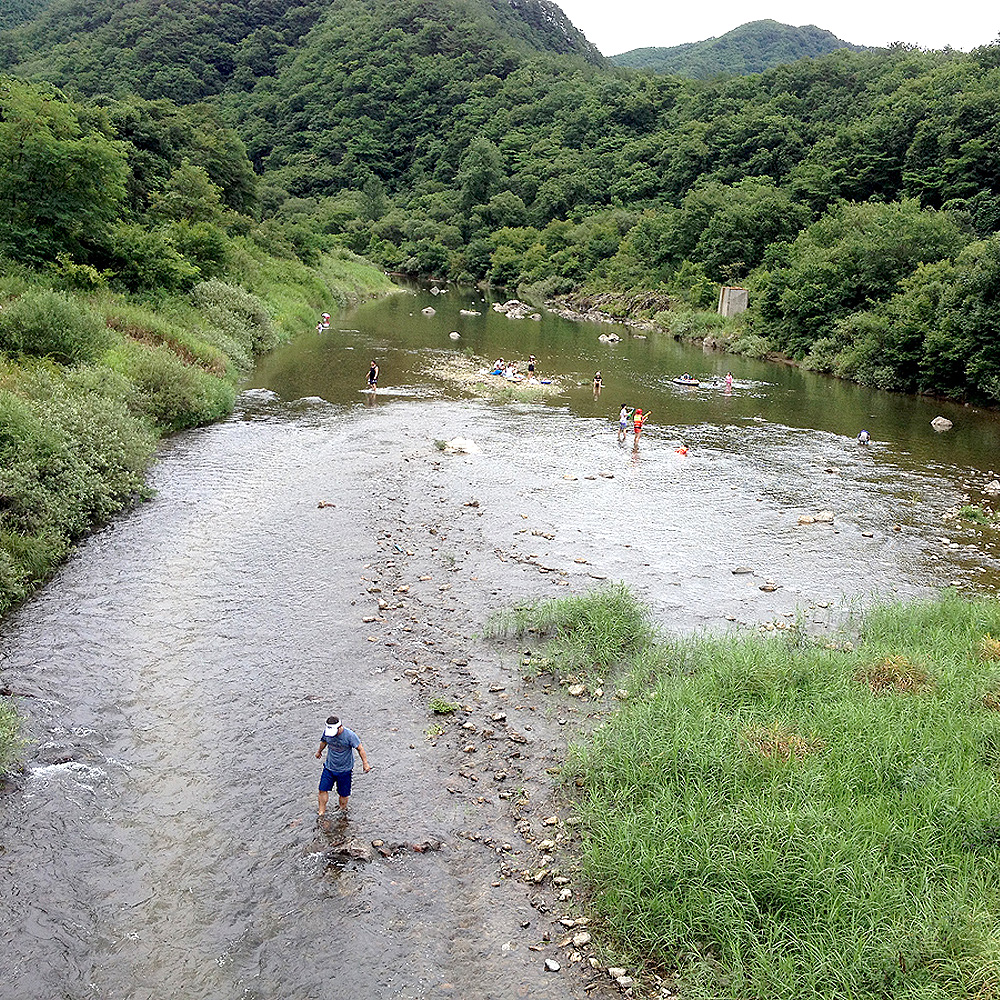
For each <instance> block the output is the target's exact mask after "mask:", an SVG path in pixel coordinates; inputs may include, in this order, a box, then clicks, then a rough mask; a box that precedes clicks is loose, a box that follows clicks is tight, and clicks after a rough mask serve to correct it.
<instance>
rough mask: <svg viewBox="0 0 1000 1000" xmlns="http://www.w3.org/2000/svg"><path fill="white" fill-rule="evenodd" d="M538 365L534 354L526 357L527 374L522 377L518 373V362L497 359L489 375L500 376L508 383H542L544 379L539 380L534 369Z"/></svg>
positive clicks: (519, 372)
mask: <svg viewBox="0 0 1000 1000" xmlns="http://www.w3.org/2000/svg"><path fill="white" fill-rule="evenodd" d="M537 365H538V360H537V359H536V358H535V356H534V354H530V355H528V364H527V368H528V373H527V375H524V374H522V373H521V371H520V366H519V362H517V361H511V360H507V361H504V359H503V358H497V359H496V361H494V362H493V367H492V368H491V369H490V371H489V373H490V375H501V376H503V378H505V379H507V380H508V381H509V382H527V383H531V382H544V381H546V380H545V379H539V378H538V376H537V374H536V368H537Z"/></svg>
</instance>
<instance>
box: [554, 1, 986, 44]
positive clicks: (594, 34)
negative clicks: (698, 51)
mask: <svg viewBox="0 0 1000 1000" xmlns="http://www.w3.org/2000/svg"><path fill="white" fill-rule="evenodd" d="M555 2H556V3H558V4H559V6H560V7H562V9H563V11H564V12H565V13H566V16H567V17H569V19H570V20H571V21H572V22H573V23H574V24H575V25H576V26H577V27H578V28H579V29H580V30H581V31H582V32H583V33H584V34H585V35H586V36H587V38H589V39H590V41H592V42H593V43H594V44H595V45H596V46H597V47H598V48H599V49H600V50H601V52H603V53H604V55H606V56H613V55H617V54H618V53H619V52H627V51H628V50H629V49H638V48H643V47H645V46H650V45H654V46H662V47H669V46H671V45H681V44H682V43H684V42H700V41H701V40H702V39H704V38H712V37H718V36H719V35H724V34H725V33H726V32H727V31H732V29H733V28H737V27H739V26H740V25H741V24H746V23H747V22H748V21H762V20H765V19H770V20H772V21H780V22H781V23H782V24H794V25H802V24H815V25H816V26H817V27H818V28H825V29H826V30H827V31H832V32H833V33H834V34H835V35H836V36H837V37H838V38H842V39H843V40H844V41H845V42H854V43H855V44H856V45H888V44H890V43H891V42H908V43H910V44H912V45H919V46H921V47H922V48H927V49H943V48H944V47H945V46H946V45H950V46H951V47H952V48H953V49H962V50H963V51H965V52H967V51H968V50H969V49H972V48H975V47H976V46H977V45H988V44H989V43H990V42H993V41H995V40H996V37H997V35H1000V9H998V8H996V7H993V5H992V4H991V3H988V2H987V3H985V4H982V5H980V4H979V3H973V2H969V0H956V2H953V3H948V2H930V0H924V2H920V0H917V3H913V4H908V5H906V6H905V7H904V5H903V4H899V3H885V2H884V0H883V2H879V0H840V2H838V3H832V4H829V5H826V4H808V3H802V2H801V0H797V2H793V0H739V2H736V0H717V2H715V3H705V2H701V3H698V2H693V3H692V2H691V0H687V2H684V0H682V2H681V3H676V4H661V3H657V2H656V0H555Z"/></svg>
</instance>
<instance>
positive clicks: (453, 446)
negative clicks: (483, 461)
mask: <svg viewBox="0 0 1000 1000" xmlns="http://www.w3.org/2000/svg"><path fill="white" fill-rule="evenodd" d="M442 450H443V451H446V452H449V453H450V454H452V455H479V454H481V453H482V448H480V447H479V445H478V444H476V442H475V441H473V440H472V438H463V437H457V438H452V439H451V440H450V441H445V443H444V448H443V449H442Z"/></svg>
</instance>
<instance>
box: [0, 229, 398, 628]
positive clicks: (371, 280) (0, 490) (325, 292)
mask: <svg viewBox="0 0 1000 1000" xmlns="http://www.w3.org/2000/svg"><path fill="white" fill-rule="evenodd" d="M243 263H244V266H245V267H246V273H245V274H244V275H242V276H241V275H239V274H237V273H235V271H234V273H233V274H232V276H231V278H230V280H229V281H221V280H219V279H211V280H208V281H203V282H200V283H199V284H197V285H195V286H194V287H193V288H192V289H191V290H190V292H187V293H185V294H177V295H168V296H164V297H162V298H160V299H159V301H157V302H156V303H155V304H153V303H150V302H149V301H148V300H143V299H139V298H136V297H132V296H128V295H124V294H121V293H116V292H112V291H109V290H106V289H105V290H101V291H95V292H90V293H81V292H78V291H72V290H69V291H68V290H66V289H65V288H64V287H58V285H57V283H54V282H53V281H52V279H51V277H50V276H47V275H45V274H39V273H36V272H30V271H27V270H24V269H13V268H12V269H9V270H8V271H7V273H6V275H0V613H3V612H4V611H5V610H7V609H9V608H10V607H12V606H13V605H15V604H17V603H18V602H19V601H21V600H23V599H24V598H25V597H27V596H28V595H29V594H30V593H31V591H32V590H33V589H34V588H35V587H37V586H38V584H39V583H41V582H42V581H44V580H45V579H46V577H47V576H48V575H49V574H50V573H51V571H52V570H53V568H54V567H55V566H56V565H58V563H59V562H60V561H61V560H62V559H63V558H64V557H65V556H66V554H67V552H68V551H69V550H70V548H71V547H72V546H73V544H74V543H75V542H76V541H78V540H79V539H80V538H82V537H83V536H84V535H86V534H87V533H88V532H90V531H92V530H93V529H94V528H95V527H98V526H100V525H102V524H105V523H107V521H108V520H110V519H111V518H112V517H113V516H114V515H115V514H117V513H118V512H119V511H121V510H122V509H123V508H125V507H127V506H129V505H130V504H132V503H134V502H135V501H136V500H137V499H139V498H141V497H142V496H143V495H144V491H145V486H144V481H145V471H146V468H147V465H148V463H149V461H150V459H151V457H152V455H153V451H154V448H155V446H156V442H157V440H158V439H159V437H160V436H161V435H163V434H167V433H171V432H173V431H177V430H181V429H183V428H185V427H191V426H195V425H197V424H203V423H207V422H209V421H212V420H217V419H219V418H220V417H224V416H225V415H226V414H228V413H229V412H230V411H231V409H232V406H233V401H234V399H235V395H236V386H237V382H238V380H239V378H240V377H241V376H242V375H244V374H245V373H246V372H247V370H248V369H249V367H250V365H251V364H252V363H253V358H254V356H255V355H257V354H259V353H261V352H262V351H266V350H268V349H269V348H271V347H273V346H275V345H276V344H277V343H279V341H281V340H282V339H286V338H287V337H288V336H290V335H291V334H293V333H295V332H297V331H301V330H307V329H310V328H311V327H312V323H313V320H314V317H315V315H316V314H317V313H318V312H319V311H320V310H321V309H327V310H332V309H334V308H336V307H337V306H338V305H340V306H342V305H346V304H347V303H348V302H351V301H357V300H359V299H361V298H364V297H366V296H370V295H374V294H379V293H382V292H385V291H387V290H388V289H389V288H391V287H392V286H391V283H390V282H389V281H388V279H387V278H385V276H384V275H383V274H382V272H381V271H378V270H377V269H375V268H373V267H372V266H371V265H369V264H367V263H366V262H364V261H362V260H360V259H358V258H355V257H354V256H353V255H352V254H350V253H347V252H341V253H338V254H336V255H333V256H328V257H325V258H323V259H322V260H321V261H320V262H319V263H318V264H317V265H316V266H314V267H306V266H305V265H303V264H302V263H300V262H298V261H291V260H279V259H276V258H268V257H266V256H265V255H263V254H261V252H260V251H259V250H257V249H254V248H252V247H249V246H248V247H246V248H245V257H244V260H243ZM234 279H239V280H240V283H237V280H234Z"/></svg>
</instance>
